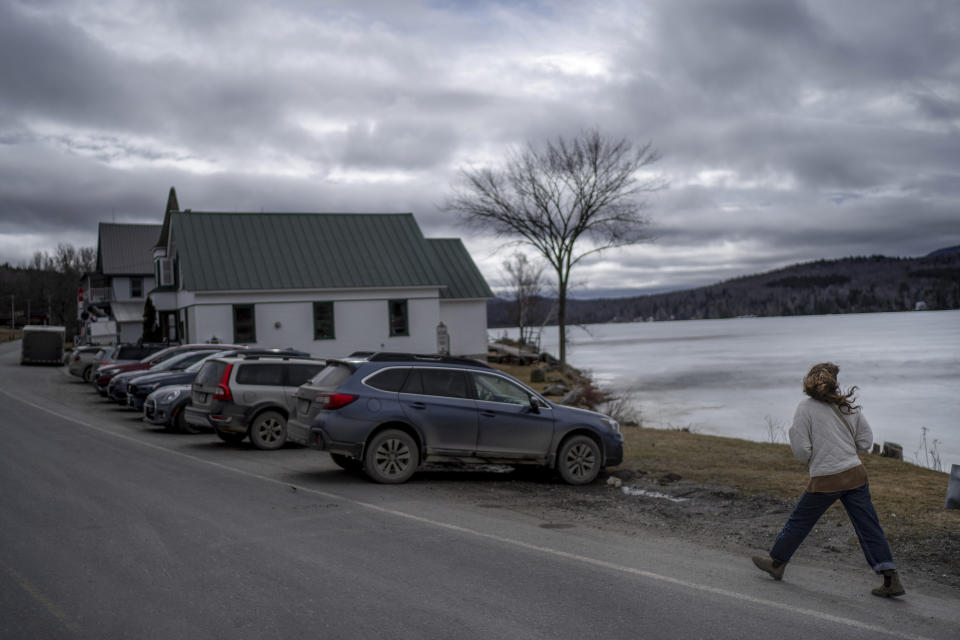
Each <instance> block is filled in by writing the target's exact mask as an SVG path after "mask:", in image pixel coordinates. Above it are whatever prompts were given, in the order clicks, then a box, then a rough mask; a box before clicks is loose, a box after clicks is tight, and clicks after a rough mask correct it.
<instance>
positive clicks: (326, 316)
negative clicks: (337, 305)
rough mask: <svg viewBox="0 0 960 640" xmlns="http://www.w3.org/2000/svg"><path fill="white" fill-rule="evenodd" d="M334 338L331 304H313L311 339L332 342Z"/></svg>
mask: <svg viewBox="0 0 960 640" xmlns="http://www.w3.org/2000/svg"><path fill="white" fill-rule="evenodd" d="M335 337H336V335H335V334H334V331H333V303H332V302H314V303H313V339H314V340H333V339H334V338H335Z"/></svg>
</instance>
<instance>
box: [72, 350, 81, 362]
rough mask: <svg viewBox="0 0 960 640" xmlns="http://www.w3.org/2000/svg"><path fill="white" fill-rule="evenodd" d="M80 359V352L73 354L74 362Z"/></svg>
mask: <svg viewBox="0 0 960 640" xmlns="http://www.w3.org/2000/svg"><path fill="white" fill-rule="evenodd" d="M79 359H80V352H79V351H78V352H76V353H75V354H73V361H74V362H76V361H77V360H79Z"/></svg>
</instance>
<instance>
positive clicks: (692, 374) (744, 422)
mask: <svg viewBox="0 0 960 640" xmlns="http://www.w3.org/2000/svg"><path fill="white" fill-rule="evenodd" d="M505 333H506V334H507V335H509V336H512V337H516V330H504V329H491V330H490V336H491V337H493V338H496V337H499V336H502V335H504V334H505ZM541 342H542V348H543V350H544V351H548V352H550V353H553V354H556V353H557V329H556V327H546V328H545V329H544V331H543V335H542V336H541ZM567 360H568V362H569V363H570V364H571V365H573V366H575V367H577V368H579V369H584V370H588V371H590V372H591V373H592V374H593V376H594V378H595V379H596V380H597V381H599V382H600V383H601V384H602V385H603V386H605V387H608V388H611V389H616V390H629V391H631V392H632V393H633V394H634V395H635V397H636V401H637V405H638V406H639V409H640V410H641V412H642V415H643V419H644V422H645V424H647V425H648V426H654V427H664V428H675V427H687V426H689V427H691V428H692V429H693V430H695V431H697V432H698V433H710V434H716V435H724V436H733V437H737V438H745V439H748V440H759V441H769V440H770V429H769V427H768V424H770V423H772V424H774V425H778V426H782V427H783V433H785V429H786V428H787V427H789V425H790V423H791V421H792V419H793V411H794V409H795V408H796V405H797V402H798V401H799V400H800V399H801V398H802V397H803V392H802V391H801V388H800V384H801V380H802V378H803V375H804V374H805V373H806V372H807V369H809V367H810V365H812V364H814V363H817V362H824V361H831V362H834V363H836V364H837V365H838V366H839V367H840V375H839V379H840V385H841V386H842V387H843V388H844V389H847V388H848V387H850V386H851V385H857V386H858V387H859V391H858V393H857V399H858V403H859V404H861V405H862V406H863V414H864V416H866V418H867V419H868V420H869V421H870V424H871V426H872V427H873V432H874V438H875V440H876V441H877V442H881V443H882V442H884V441H892V442H896V443H899V444H901V445H902V446H903V450H904V458H905V459H907V460H910V461H917V460H919V462H920V463H921V464H923V463H924V451H923V447H921V437H922V435H921V427H926V428H927V429H928V432H927V444H928V448H929V447H932V446H933V441H934V440H936V441H937V449H938V451H939V453H940V457H941V462H942V466H943V469H944V470H945V471H949V469H950V465H951V464H960V311H927V312H907V313H876V314H847V315H828V316H793V317H776V318H731V319H725V320H691V321H682V322H649V323H642V322H641V323H624V324H599V325H587V326H583V327H580V326H578V327H571V328H569V329H568V340H567ZM767 416H769V420H768V419H767Z"/></svg>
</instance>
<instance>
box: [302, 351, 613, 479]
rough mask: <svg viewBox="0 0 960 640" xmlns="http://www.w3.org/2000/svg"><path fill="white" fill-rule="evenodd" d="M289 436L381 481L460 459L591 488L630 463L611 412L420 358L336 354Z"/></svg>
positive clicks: (474, 364) (479, 370)
mask: <svg viewBox="0 0 960 640" xmlns="http://www.w3.org/2000/svg"><path fill="white" fill-rule="evenodd" d="M287 438H288V439H290V440H291V441H293V442H298V443H300V444H304V445H307V446H309V447H313V448H315V449H321V450H325V451H329V452H330V454H331V456H332V457H333V460H334V462H336V463H337V464H338V465H340V466H341V467H343V468H345V469H361V468H362V469H363V471H364V472H365V473H366V474H367V475H368V476H369V477H370V478H371V479H373V480H374V481H376V482H382V483H399V482H405V481H406V480H408V479H409V478H410V476H412V475H413V474H414V472H415V471H416V470H417V469H418V468H419V467H420V466H421V465H422V464H423V463H424V462H428V461H452V460H455V461H459V462H468V463H470V462H476V463H501V464H533V465H541V466H546V467H549V468H552V469H556V470H557V472H558V473H559V474H560V476H561V477H562V478H563V479H564V480H565V481H566V482H568V483H570V484H587V483H590V482H592V481H593V480H594V479H596V477H597V474H598V473H599V472H600V470H601V469H602V468H604V467H606V466H612V465H617V464H620V462H621V461H622V459H623V436H622V435H621V434H620V426H619V425H618V424H617V423H616V421H614V420H613V419H612V418H609V417H607V416H605V415H602V414H600V413H595V412H593V411H586V410H583V409H575V408H573V407H567V406H563V405H558V404H554V403H553V402H550V401H549V400H547V399H546V398H544V397H543V396H541V395H540V394H538V393H537V392H536V391H534V390H532V389H530V388H529V387H527V386H525V385H524V384H523V383H521V382H520V381H519V380H517V379H515V378H513V377H511V376H509V375H507V374H505V373H503V372H500V371H497V370H495V369H493V368H491V367H489V366H488V365H486V364H485V363H481V362H478V361H476V360H467V359H461V358H448V357H440V356H423V355H412V354H396V353H375V354H371V355H369V356H367V357H359V358H344V359H340V360H328V361H327V367H326V368H325V369H323V371H321V372H320V373H319V374H318V375H317V376H316V377H315V378H313V379H312V380H311V381H310V382H308V383H307V384H304V385H303V386H301V387H300V389H299V390H298V391H297V397H296V412H295V413H294V414H292V415H291V416H290V419H289V420H288V421H287Z"/></svg>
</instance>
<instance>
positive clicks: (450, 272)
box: [427, 238, 493, 300]
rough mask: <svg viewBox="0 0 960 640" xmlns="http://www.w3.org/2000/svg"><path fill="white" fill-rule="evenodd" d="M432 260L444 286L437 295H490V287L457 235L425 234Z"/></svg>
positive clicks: (488, 296) (453, 296) (490, 296)
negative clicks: (447, 236)
mask: <svg viewBox="0 0 960 640" xmlns="http://www.w3.org/2000/svg"><path fill="white" fill-rule="evenodd" d="M427 245H428V246H429V247H430V248H431V249H432V254H433V255H432V261H433V264H434V268H435V270H436V272H437V274H438V276H439V277H440V279H441V281H442V282H443V283H444V284H446V285H447V286H446V287H445V288H443V289H441V290H440V297H441V298H442V299H444V300H448V299H465V298H492V297H493V291H491V290H490V285H488V284H487V281H486V280H485V279H484V278H483V274H481V273H480V269H478V268H477V264H476V263H475V262H474V261H473V258H471V257H470V254H469V253H468V252H467V248H466V247H465V246H463V242H461V241H460V239H459V238H428V239H427Z"/></svg>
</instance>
